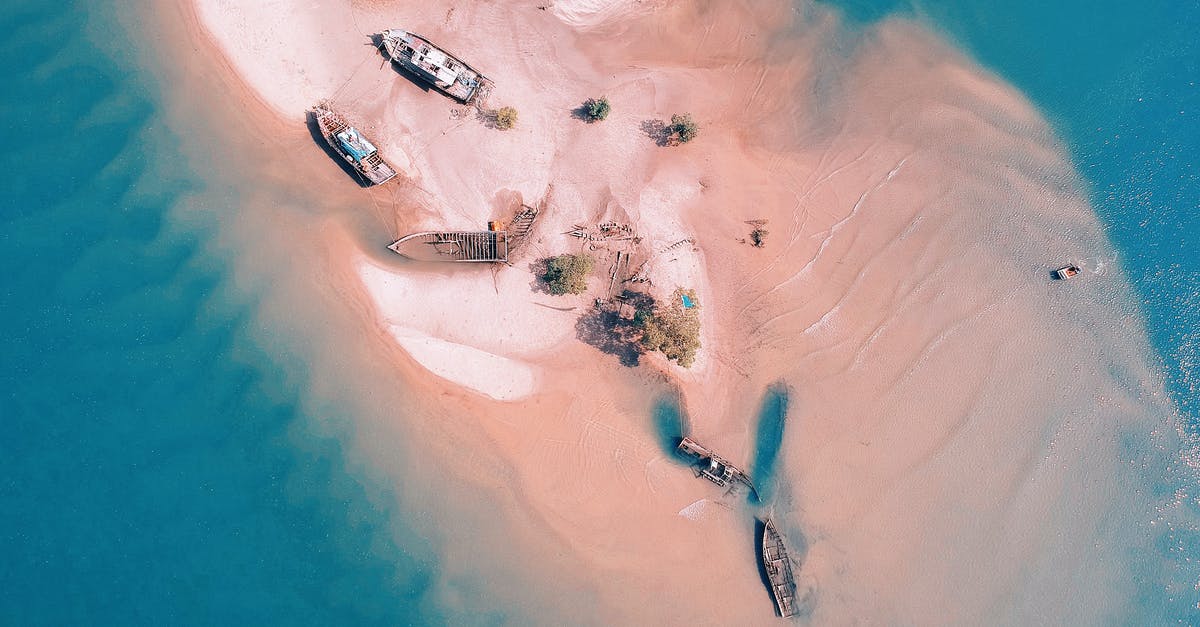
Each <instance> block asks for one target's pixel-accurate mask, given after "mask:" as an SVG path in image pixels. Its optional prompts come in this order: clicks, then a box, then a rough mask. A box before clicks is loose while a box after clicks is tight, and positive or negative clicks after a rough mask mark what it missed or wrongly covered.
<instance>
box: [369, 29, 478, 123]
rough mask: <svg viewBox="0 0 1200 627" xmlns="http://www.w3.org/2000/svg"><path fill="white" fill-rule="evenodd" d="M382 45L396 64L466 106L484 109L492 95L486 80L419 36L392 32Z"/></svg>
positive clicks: (382, 35) (384, 34) (382, 36)
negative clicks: (473, 105)
mask: <svg viewBox="0 0 1200 627" xmlns="http://www.w3.org/2000/svg"><path fill="white" fill-rule="evenodd" d="M379 42H380V43H379V46H380V48H382V49H383V52H384V54H385V55H387V58H388V59H390V60H391V61H392V62H393V63H395V64H397V65H399V66H400V67H401V68H404V69H405V70H407V71H408V72H409V73H411V74H413V75H415V76H416V77H417V78H419V79H421V80H423V81H425V82H426V83H429V84H430V85H433V86H434V87H436V88H437V89H438V90H439V91H441V92H442V93H444V94H446V95H447V96H450V97H451V98H454V99H455V100H457V101H459V102H461V103H463V104H478V105H480V106H482V105H483V103H484V102H485V101H486V100H487V97H488V95H489V94H490V93H491V91H492V87H493V86H494V84H493V83H492V81H491V80H489V79H488V78H487V77H486V76H484V75H483V74H480V73H479V72H478V71H477V70H476V69H475V68H473V67H471V66H470V65H467V64H466V63H464V62H463V61H461V60H460V59H458V58H457V57H455V56H454V55H452V54H450V53H449V52H446V51H445V50H443V49H442V48H439V47H438V46H437V45H435V44H434V43H433V42H431V41H429V40H428V39H425V38H424V37H421V36H420V35H417V34H415V33H410V32H408V31H405V30H400V29H398V28H392V29H388V30H385V31H383V32H382V33H380V35H379Z"/></svg>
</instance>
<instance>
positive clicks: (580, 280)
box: [542, 254, 596, 294]
mask: <svg viewBox="0 0 1200 627" xmlns="http://www.w3.org/2000/svg"><path fill="white" fill-rule="evenodd" d="M595 263H596V262H595V260H594V259H592V257H591V255H586V254H584V255H570V254H568V255H559V256H557V257H551V258H550V259H547V260H546V274H544V275H542V278H543V279H545V281H546V285H548V286H549V287H550V293H551V294H582V293H583V292H585V291H586V290H587V278H588V275H589V274H591V273H592V267H593V266H594V265H595Z"/></svg>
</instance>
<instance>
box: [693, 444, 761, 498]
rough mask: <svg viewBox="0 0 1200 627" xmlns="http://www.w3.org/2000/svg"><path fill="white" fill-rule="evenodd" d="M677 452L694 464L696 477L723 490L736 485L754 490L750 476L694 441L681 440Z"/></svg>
mask: <svg viewBox="0 0 1200 627" xmlns="http://www.w3.org/2000/svg"><path fill="white" fill-rule="evenodd" d="M678 450H679V452H680V453H681V454H683V455H684V456H685V457H688V458H690V459H692V460H693V461H694V462H695V466H694V468H695V471H696V476H697V477H704V478H705V479H708V480H709V481H711V482H713V483H715V484H717V485H719V486H721V487H723V488H724V487H737V485H738V484H741V485H744V486H746V487H748V488H750V490H751V491H753V490H754V483H753V482H751V481H750V475H747V474H746V472H745V471H743V470H742V469H740V468H738V467H737V466H734V465H733V464H731V463H729V460H727V459H725V458H724V457H721V456H720V455H717V454H716V453H714V452H712V451H711V450H709V449H708V448H706V447H705V446H703V445H701V444H699V443H698V442H696V441H695V440H693V439H691V438H687V437H685V438H683V440H682V441H681V442H680V443H679V447H678Z"/></svg>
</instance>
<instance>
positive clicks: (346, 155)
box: [312, 102, 396, 185]
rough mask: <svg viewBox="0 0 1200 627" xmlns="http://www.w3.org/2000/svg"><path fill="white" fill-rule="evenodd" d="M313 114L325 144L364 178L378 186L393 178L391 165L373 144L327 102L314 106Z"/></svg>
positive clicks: (393, 173) (393, 172)
mask: <svg viewBox="0 0 1200 627" xmlns="http://www.w3.org/2000/svg"><path fill="white" fill-rule="evenodd" d="M312 114H313V116H314V117H315V118H316V119H317V126H319V127H320V128H321V135H324V136H325V141H327V142H329V145H330V146H331V147H332V148H333V149H334V150H335V151H337V153H338V154H339V155H341V156H342V158H343V159H345V160H346V162H347V163H349V164H350V166H351V167H353V168H354V171H355V172H357V173H358V174H359V175H361V176H362V177H363V178H365V179H366V180H368V181H370V182H371V183H372V184H374V185H380V184H383V183H386V182H388V181H390V180H391V179H392V178H393V177H395V176H396V171H395V170H393V169H392V166H390V165H388V164H387V162H385V161H384V160H383V159H382V158H381V157H380V156H379V150H377V149H376V148H375V145H374V144H372V143H371V142H370V141H368V140H367V138H366V137H363V135H362V133H360V132H359V131H358V129H356V128H354V127H353V126H350V124H349V123H348V122H346V119H345V118H343V117H342V116H341V115H339V114H338V113H337V112H335V111H334V110H333V109H332V108H331V107H330V106H329V104H328V103H325V102H322V103H321V104H318V105H317V106H315V107H313V109H312Z"/></svg>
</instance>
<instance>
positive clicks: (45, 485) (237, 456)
mask: <svg viewBox="0 0 1200 627" xmlns="http://www.w3.org/2000/svg"><path fill="white" fill-rule="evenodd" d="M113 10H114V9H112V8H111V7H109V6H108V5H107V4H104V3H86V4H84V3H77V4H72V3H69V2H68V3H45V2H17V3H11V2H10V3H5V4H4V5H3V8H0V32H4V33H5V36H4V38H3V40H2V41H0V67H2V68H3V70H2V71H3V72H4V73H5V77H4V83H5V84H6V85H7V86H8V88H6V89H5V92H6V95H5V96H4V98H3V100H2V101H0V118H2V119H3V120H4V122H3V125H4V129H5V136H6V138H5V139H6V141H4V142H3V146H2V147H0V171H3V172H4V173H5V183H4V185H3V187H2V188H0V199H2V200H0V208H2V211H0V220H2V221H3V227H2V233H3V234H2V235H0V264H2V265H3V268H4V275H5V278H4V282H3V288H2V289H0V321H2V322H3V325H4V328H5V329H6V333H5V335H6V339H5V342H4V349H3V353H2V356H0V388H2V389H3V396H2V397H0V398H2V400H0V408H2V409H0V415H2V416H3V427H4V435H3V437H2V438H0V458H2V459H3V460H4V462H3V463H4V473H3V479H2V480H0V502H3V511H4V514H3V516H2V517H0V551H2V552H0V555H2V559H3V563H4V567H3V569H0V573H2V574H0V623H4V624H14V625H16V624H60V625H66V624H106V623H107V624H122V625H127V624H148V623H154V624H221V623H224V624H266V623H271V624H289V625H302V624H312V625H332V624H346V623H355V624H360V623H361V624H386V625H394V624H403V623H408V622H418V623H429V622H434V623H436V622H442V620H443V619H442V617H441V615H440V613H439V610H438V609H437V608H436V607H435V606H431V605H423V606H419V605H418V601H419V600H420V599H421V598H422V597H423V595H424V594H425V593H426V589H427V587H428V586H429V581H430V577H431V573H432V572H433V570H432V569H433V565H432V559H431V557H430V555H429V554H428V550H427V549H425V550H423V549H420V548H419V543H414V544H413V546H407V547H404V548H403V549H402V548H400V547H398V546H396V544H395V543H393V542H392V541H391V540H390V539H389V538H391V537H392V536H391V532H390V531H389V530H390V529H391V525H392V521H391V520H390V517H391V515H392V514H393V513H394V512H391V511H389V508H388V507H386V506H380V505H379V504H380V503H388V502H393V501H394V500H395V499H392V498H390V497H387V498H379V497H380V496H381V495H383V496H386V491H384V490H383V489H382V488H380V487H379V486H377V485H373V484H372V483H371V482H370V480H369V479H368V478H366V477H358V476H351V475H350V474H348V473H347V471H346V470H345V469H344V466H345V464H346V461H347V459H346V455H347V453H346V452H345V451H344V450H343V446H344V445H343V444H342V441H343V438H341V437H339V436H338V428H337V427H329V428H326V427H322V428H318V427H317V426H316V423H315V420H314V418H315V417H314V416H310V415H306V414H305V413H304V412H303V411H301V410H300V409H299V403H300V400H299V398H300V391H299V390H298V389H297V388H296V383H295V382H296V381H297V380H303V373H304V366H303V364H300V363H298V362H296V361H294V360H293V361H281V358H280V357H278V354H279V351H273V350H265V349H264V347H263V346H260V345H259V343H258V341H257V340H256V339H255V338H256V334H255V332H254V331H253V330H252V326H253V323H254V318H255V315H256V310H257V308H258V306H259V303H258V302H256V300H255V299H254V298H253V297H250V296H247V295H245V294H244V293H242V292H241V291H239V290H237V289H235V288H234V285H233V283H232V277H231V271H232V269H231V267H230V265H229V263H228V261H227V260H225V259H222V258H221V257H220V256H218V255H216V254H213V253H211V252H208V250H207V246H206V244H207V243H208V242H210V241H211V240H212V239H213V238H214V236H215V229H216V225H215V224H214V223H213V222H212V220H213V218H212V217H211V215H209V216H208V217H205V216H206V215H207V214H204V213H203V212H196V213H192V214H191V217H190V218H189V219H188V220H186V221H185V220H178V219H173V218H172V216H171V215H170V214H171V212H173V211H180V210H181V208H183V207H184V203H185V202H187V200H188V199H189V198H192V197H194V196H196V195H203V197H204V199H205V202H216V203H220V202H228V203H230V206H232V205H233V202H234V199H233V197H232V192H224V191H221V189H220V186H219V185H218V184H216V182H215V181H213V180H209V179H206V178H202V177H201V175H200V174H198V173H197V172H195V171H191V170H190V169H189V168H187V167H183V166H182V165H181V164H182V163H183V162H182V161H181V158H182V153H181V142H182V141H183V139H182V138H181V137H179V136H177V135H175V134H174V133H173V132H172V130H171V127H170V124H169V121H168V120H167V119H166V118H164V113H163V104H162V99H161V97H160V86H159V85H157V84H155V82H154V80H153V78H152V77H151V76H150V75H149V74H148V73H147V72H146V71H145V70H144V68H142V67H140V66H139V65H138V63H137V62H136V60H135V59H134V58H133V55H132V54H131V53H130V52H129V51H127V50H125V49H124V46H123V44H122V39H123V38H125V37H127V35H125V34H124V32H123V31H122V30H121V28H120V27H119V25H118V22H117V21H116V19H115V17H114V15H113V14H112V12H113ZM14 85H16V86H20V87H19V89H14V87H13V86H14ZM283 354H287V353H283ZM320 418H321V422H322V423H323V424H333V425H336V424H339V423H341V424H344V423H345V420H346V417H345V416H338V415H336V414H332V413H331V415H323V416H321V417H320Z"/></svg>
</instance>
